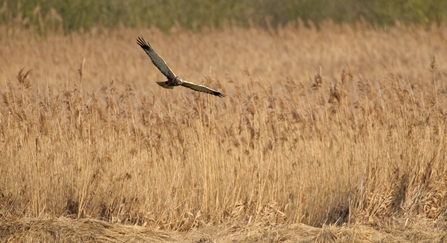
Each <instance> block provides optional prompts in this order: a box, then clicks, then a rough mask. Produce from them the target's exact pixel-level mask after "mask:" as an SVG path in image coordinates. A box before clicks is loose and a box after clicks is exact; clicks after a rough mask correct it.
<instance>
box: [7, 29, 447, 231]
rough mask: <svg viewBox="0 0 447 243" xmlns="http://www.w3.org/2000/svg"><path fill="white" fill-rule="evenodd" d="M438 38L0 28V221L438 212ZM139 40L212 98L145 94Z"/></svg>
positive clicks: (198, 221)
mask: <svg viewBox="0 0 447 243" xmlns="http://www.w3.org/2000/svg"><path fill="white" fill-rule="evenodd" d="M445 33H447V32H446V27H445V26H441V27H434V28H432V29H428V30H423V29H419V28H404V27H400V28H392V29H389V30H386V31H383V30H371V29H366V28H363V27H361V26H357V27H346V26H341V27H339V26H334V25H330V24H328V25H325V26H323V27H322V28H321V30H320V31H316V30H315V29H306V28H302V27H298V28H297V27H285V28H282V29H280V30H278V31H277V32H268V31H262V30H257V29H250V30H240V29H226V30H223V31H218V32H213V31H210V32H206V31H204V32H202V33H200V34H197V33H191V32H188V31H185V30H175V29H174V30H173V31H172V32H171V34H170V35H169V36H166V35H164V34H162V33H160V32H159V31H157V30H140V31H135V30H127V29H122V30H119V31H110V32H108V31H105V32H101V33H96V32H94V31H93V32H92V33H86V34H72V35H70V36H66V37H63V36H49V37H46V38H42V37H38V36H32V35H30V34H29V33H19V32H16V33H13V32H8V33H5V35H3V36H4V38H0V42H1V43H0V44H1V45H0V63H1V64H2V65H1V69H0V70H1V78H2V84H1V93H0V97H1V106H0V114H1V115H0V147H1V157H0V164H1V167H0V168H1V169H0V196H1V198H0V200H1V204H0V205H1V207H0V218H1V219H2V220H11V219H17V218H21V217H55V216H56V217H58V216H65V217H73V218H97V219H104V220H108V221H112V222H121V223H129V224H139V225H149V226H154V227H159V228H169V229H176V230H188V229H191V228H193V227H200V226H204V225H209V224H219V223H222V222H228V221H232V222H235V223H237V224H240V225H245V224H249V225H263V226H268V225H277V224H283V223H296V222H303V223H306V224H311V225H316V226H319V225H323V224H343V223H368V224H372V225H379V226H380V225H393V224H399V225H402V226H407V225H411V223H412V222H415V221H417V220H420V219H421V218H424V219H429V220H434V221H436V222H440V223H441V222H445V221H444V220H445V215H446V205H447V203H446V196H447V195H446V192H447V190H446V186H447V174H446V169H447V168H446V167H445V162H446V148H447V144H446V139H445V137H446V122H445V119H446V114H447V97H446V95H447V82H446V78H445V75H446V63H447V62H446V60H445V57H446V56H447V47H446V45H445V43H444V42H445V39H446V34H445ZM137 36H143V37H145V38H146V39H147V40H149V41H151V44H152V45H153V47H154V48H155V49H156V50H157V51H158V53H159V54H160V55H162V56H163V57H164V58H165V59H166V61H167V62H168V63H169V64H170V66H171V67H172V68H173V69H174V71H175V72H176V73H177V74H179V75H181V76H182V77H183V78H185V79H187V80H190V81H194V82H198V83H205V84H207V85H209V86H211V87H213V88H216V89H219V90H222V91H223V92H224V93H226V94H227V97H226V98H224V99H219V98H216V97H212V96H209V95H206V94H200V93H194V92H193V91H191V90H187V89H182V88H175V89H174V90H164V89H161V88H160V87H158V86H157V85H156V84H155V81H160V80H163V78H164V77H162V75H161V74H160V73H159V72H158V70H157V69H156V68H155V67H153V65H152V64H151V62H150V60H149V59H148V57H147V56H146V55H145V54H144V52H143V51H142V50H141V48H139V47H138V45H136V43H135V38H136V37H137ZM84 59H85V60H84ZM320 67H321V68H320ZM22 68H24V69H22ZM31 69H32V71H31V72H28V70H31Z"/></svg>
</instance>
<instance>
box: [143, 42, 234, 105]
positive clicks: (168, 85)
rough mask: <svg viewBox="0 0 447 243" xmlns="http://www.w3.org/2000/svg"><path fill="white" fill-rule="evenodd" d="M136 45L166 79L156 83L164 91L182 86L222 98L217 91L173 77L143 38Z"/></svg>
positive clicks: (172, 73) (169, 69)
mask: <svg viewBox="0 0 447 243" xmlns="http://www.w3.org/2000/svg"><path fill="white" fill-rule="evenodd" d="M137 44H138V45H140V46H141V48H143V50H144V51H145V52H146V54H147V55H148V56H149V57H150V58H151V60H152V63H153V64H154V65H155V66H156V67H157V68H158V70H160V72H161V73H162V74H163V75H165V76H166V78H168V80H167V81H164V82H157V84H158V85H160V86H161V87H163V88H165V89H173V88H174V87H175V86H183V87H186V88H190V89H192V90H195V91H199V92H204V93H208V94H212V95H215V96H219V97H224V96H225V95H224V94H222V93H221V92H219V91H216V90H214V89H211V88H208V87H206V86H203V85H198V84H194V83H191V82H188V81H186V80H183V79H181V78H180V77H179V76H177V75H175V74H174V72H173V71H172V69H171V68H170V67H169V66H168V64H166V62H165V61H164V60H163V58H161V56H159V55H158V54H157V53H156V52H155V51H154V49H152V47H151V45H150V44H149V42H146V41H145V40H144V39H143V38H141V37H138V38H137Z"/></svg>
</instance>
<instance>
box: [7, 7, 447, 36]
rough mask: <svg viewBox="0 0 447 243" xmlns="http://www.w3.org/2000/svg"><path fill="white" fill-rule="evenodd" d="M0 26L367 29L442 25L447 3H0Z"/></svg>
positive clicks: (54, 28)
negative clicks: (340, 26) (300, 25)
mask: <svg viewBox="0 0 447 243" xmlns="http://www.w3.org/2000/svg"><path fill="white" fill-rule="evenodd" d="M0 3H1V5H0V6H1V9H0V25H8V26H12V27H23V28H30V29H35V30H36V31H38V32H41V33H44V32H48V31H61V32H64V33H70V32H72V31H82V30H84V31H85V30H89V29H90V28H92V27H94V26H95V27H108V28H109V27H111V28H114V27H119V26H125V27H130V28H141V27H152V26H155V27H157V28H159V29H161V30H163V31H168V30H169V29H171V28H172V27H173V26H181V27H183V28H188V29H193V30H198V29H201V28H204V27H205V28H221V27H223V26H229V25H230V26H240V27H247V26H257V27H277V26H281V25H285V24H288V23H293V22H296V21H297V20H302V21H303V22H304V23H305V24H307V25H308V24H313V25H316V26H318V24H319V23H321V22H322V21H328V20H330V21H333V22H335V23H356V22H359V21H361V22H363V23H366V24H368V25H371V26H388V25H393V24H395V23H396V22H400V23H404V24H418V25H430V24H433V23H435V24H440V23H442V22H443V21H445V20H446V18H447V0H392V1H389V0H125V1H123V0H65V1H61V0H0Z"/></svg>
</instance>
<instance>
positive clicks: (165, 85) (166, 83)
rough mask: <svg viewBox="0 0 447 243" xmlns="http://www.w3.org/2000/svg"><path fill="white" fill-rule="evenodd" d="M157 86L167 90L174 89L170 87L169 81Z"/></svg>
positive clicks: (159, 83)
mask: <svg viewBox="0 0 447 243" xmlns="http://www.w3.org/2000/svg"><path fill="white" fill-rule="evenodd" d="M157 84H158V85H160V86H161V87H163V88H165V89H173V88H174V86H170V85H168V82H167V81H165V82H157Z"/></svg>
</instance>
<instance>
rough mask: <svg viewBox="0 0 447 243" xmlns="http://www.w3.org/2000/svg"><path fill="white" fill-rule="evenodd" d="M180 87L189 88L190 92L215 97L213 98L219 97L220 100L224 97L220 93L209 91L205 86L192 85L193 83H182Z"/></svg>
mask: <svg viewBox="0 0 447 243" xmlns="http://www.w3.org/2000/svg"><path fill="white" fill-rule="evenodd" d="M181 85H182V86H184V87H186V88H190V89H192V90H195V91H199V92H204V93H208V94H212V95H215V96H219V97H221V98H223V97H225V95H224V94H222V93H221V92H219V91H216V90H214V89H210V88H208V87H206V86H203V85H198V84H194V83H191V82H188V81H183V83H182V84H181Z"/></svg>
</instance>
